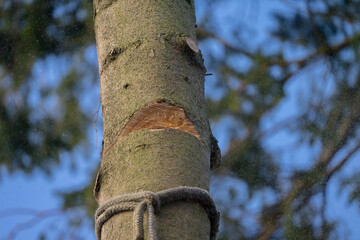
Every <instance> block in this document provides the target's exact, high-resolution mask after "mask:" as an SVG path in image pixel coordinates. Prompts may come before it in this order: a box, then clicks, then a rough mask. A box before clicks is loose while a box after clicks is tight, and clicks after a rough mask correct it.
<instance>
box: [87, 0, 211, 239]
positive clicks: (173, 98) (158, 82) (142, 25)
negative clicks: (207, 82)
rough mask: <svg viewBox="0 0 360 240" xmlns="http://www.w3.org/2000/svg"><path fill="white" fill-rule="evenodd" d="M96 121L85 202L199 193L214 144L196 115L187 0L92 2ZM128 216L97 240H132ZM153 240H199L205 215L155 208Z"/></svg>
mask: <svg viewBox="0 0 360 240" xmlns="http://www.w3.org/2000/svg"><path fill="white" fill-rule="evenodd" d="M94 11H95V12H94V16H95V32H96V42H97V52H98V60H99V72H100V89H101V102H102V113H103V122H104V139H103V149H102V162H101V168H100V170H99V173H98V178H97V183H96V186H95V191H94V192H95V198H96V199H97V201H98V203H99V204H101V203H103V202H104V201H106V200H107V199H109V198H112V197H114V196H117V195H119V194H124V193H136V192H139V191H144V190H146V191H152V192H158V191H161V190H165V189H169V188H173V187H178V186H191V187H200V188H203V189H205V190H208V188H209V176H210V157H211V151H212V149H214V146H213V145H214V142H215V141H214V140H213V137H212V135H211V131H210V128H209V123H208V119H207V116H206V108H205V99H204V78H205V71H206V70H205V67H204V65H203V60H202V57H201V53H200V52H199V50H198V47H197V43H196V41H195V39H196V37H195V24H196V21H195V13H194V2H193V1H190V0H143V1H134V0H132V1H130V0H118V1H112V0H94ZM132 214H133V213H132V212H125V213H121V214H117V215H115V216H113V217H112V218H111V219H109V220H108V221H107V222H106V223H105V224H104V225H103V228H102V234H101V235H102V239H103V240H104V239H106V240H110V239H122V240H124V239H132ZM156 221H157V234H158V236H159V239H161V240H163V239H172V240H174V239H204V240H205V239H206V240H208V239H209V231H210V226H209V219H208V216H207V214H206V211H205V210H204V209H203V208H202V207H201V206H200V205H198V204H195V203H192V202H178V203H174V204H171V205H167V206H164V207H162V208H161V211H160V212H159V213H158V214H157V215H156Z"/></svg>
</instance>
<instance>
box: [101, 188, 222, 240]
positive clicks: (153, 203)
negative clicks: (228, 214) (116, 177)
mask: <svg viewBox="0 0 360 240" xmlns="http://www.w3.org/2000/svg"><path fill="white" fill-rule="evenodd" d="M178 201H193V202H197V203H199V204H200V205H201V206H202V207H203V208H204V209H205V210H206V212H207V215H208V217H209V220H210V227H211V229H210V240H216V234H217V232H218V230H219V221H220V220H219V218H220V213H219V212H218V211H217V210H216V206H215V203H214V201H213V199H212V198H211V196H210V194H209V193H208V192H207V191H205V190H204V189H201V188H197V187H177V188H170V189H167V190H164V191H161V192H158V193H153V192H149V191H144V192H138V193H130V194H123V195H119V196H116V197H113V198H110V199H109V200H107V201H106V202H105V203H103V204H102V205H100V206H99V208H98V209H97V210H96V213H95V233H96V237H97V238H98V240H101V229H102V226H103V224H104V223H105V222H106V221H107V220H109V219H110V218H111V217H112V216H114V215H115V214H118V213H121V212H125V211H134V214H133V239H134V240H143V239H144V213H145V211H146V212H147V215H148V218H147V219H148V223H147V231H148V238H149V240H158V237H157V234H156V218H155V213H158V212H159V211H160V208H161V206H164V205H167V204H170V203H173V202H178Z"/></svg>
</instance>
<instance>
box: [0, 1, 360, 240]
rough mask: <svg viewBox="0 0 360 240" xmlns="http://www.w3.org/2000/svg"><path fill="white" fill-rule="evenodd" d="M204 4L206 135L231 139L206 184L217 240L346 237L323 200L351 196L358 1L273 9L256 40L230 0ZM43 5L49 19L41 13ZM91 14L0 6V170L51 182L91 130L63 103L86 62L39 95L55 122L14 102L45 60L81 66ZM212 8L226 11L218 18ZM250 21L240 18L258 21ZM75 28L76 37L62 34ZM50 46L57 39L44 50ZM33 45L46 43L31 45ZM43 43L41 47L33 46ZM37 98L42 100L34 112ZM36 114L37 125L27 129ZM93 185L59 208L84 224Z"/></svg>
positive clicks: (282, 4) (74, 5) (355, 188)
mask: <svg viewBox="0 0 360 240" xmlns="http://www.w3.org/2000/svg"><path fill="white" fill-rule="evenodd" d="M244 2H245V1H244ZM204 3H206V4H204V5H203V6H202V13H201V11H200V13H199V16H198V28H197V37H198V39H199V40H200V46H201V48H202V52H203V53H204V58H205V62H206V63H207V69H208V71H209V72H212V73H213V74H214V75H213V76H209V77H207V82H208V83H207V84H213V85H214V86H216V87H215V88H214V89H213V90H212V92H211V94H208V108H209V113H208V114H209V116H210V118H211V119H212V121H213V124H214V125H215V127H216V128H215V129H217V128H218V126H221V125H222V126H223V127H222V128H221V136H219V135H220V134H215V135H216V136H217V137H219V138H220V140H221V139H226V140H227V141H228V142H229V144H226V146H224V148H225V151H224V158H223V163H222V165H221V168H220V169H218V170H217V171H216V173H215V174H214V177H213V181H212V182H213V183H212V191H213V193H214V195H215V196H217V203H218V207H219V208H220V210H221V212H222V228H221V230H222V232H221V236H220V239H351V236H350V237H347V236H344V235H343V230H342V229H341V224H342V223H341V220H340V219H334V218H331V217H330V214H331V209H333V208H335V207H336V206H334V197H331V194H332V192H334V189H342V190H343V192H342V193H343V194H346V195H347V197H348V200H349V202H351V203H352V202H357V203H358V202H359V200H360V190H359V189H360V182H359V179H360V176H359V173H358V172H356V171H351V169H358V168H359V166H358V164H357V162H356V155H357V154H358V149H359V144H360V141H359V136H358V131H359V130H358V129H359V128H358V127H359V117H360V116H359V114H360V109H359V105H358V102H359V98H360V95H359V94H360V91H359V89H358V88H359V86H360V85H359V82H360V79H359V69H360V68H359V65H360V64H359V62H360V57H359V39H360V37H359V34H360V29H359V26H360V24H359V20H360V16H359V15H360V2H359V1H357V0H353V1H346V0H343V1H342V0H333V1H329V0H303V1H287V0H282V1H277V2H276V3H277V4H279V5H278V6H276V7H275V11H274V15H273V21H274V23H275V24H273V25H272V26H271V30H272V33H271V35H270V36H266V37H265V38H264V39H265V40H263V41H259V42H258V43H257V44H255V43H254V42H256V41H254V36H253V35H250V34H249V31H248V30H249V28H251V27H252V25H251V24H249V25H250V26H249V25H247V24H246V23H244V22H242V21H241V20H243V19H245V18H242V17H239V15H241V14H239V9H241V7H239V6H240V4H239V2H238V1H216V0H212V1H210V0H208V1H204ZM256 4H258V6H260V7H261V6H262V5H265V4H267V3H265V1H256V2H255V1H253V3H252V4H250V5H249V4H248V5H247V6H256ZM244 5H246V4H244ZM40 6H41V7H40ZM45 6H47V7H45ZM80 6H81V7H80ZM47 8H48V10H47V11H48V13H47V15H46V14H41V15H40V14H39V13H40V11H45V9H47ZM31 9H33V10H32V11H31ZM34 9H35V10H34ZM81 9H83V11H82V10H81ZM90 9H91V6H88V4H85V1H56V3H55V1H36V0H34V1H32V2H28V3H25V2H21V1H17V2H15V1H5V4H3V6H2V13H1V14H2V16H5V17H2V18H1V22H0V31H1V35H0V36H1V38H0V39H1V40H0V41H1V44H0V58H1V66H2V67H1V74H2V75H1V77H2V81H1V97H2V102H1V114H2V115H1V132H2V135H1V137H0V139H1V146H2V147H3V146H5V148H4V150H2V149H1V155H2V156H3V155H4V156H5V157H1V158H0V161H1V164H2V166H3V169H7V171H12V172H14V171H19V170H26V171H27V172H31V170H32V169H35V168H36V166H37V167H40V168H41V169H46V170H47V172H48V173H49V174H51V173H52V172H53V171H55V170H56V167H55V166H56V165H55V164H54V163H56V162H57V161H59V154H58V153H59V152H62V151H69V150H71V149H73V148H74V147H75V146H79V145H78V144H79V143H80V142H81V141H82V140H83V139H85V135H82V134H83V133H84V129H86V127H89V126H90V124H91V123H90V121H88V125H87V126H85V125H84V124H83V123H84V121H83V120H84V119H83V118H81V117H80V116H84V115H83V113H81V111H77V110H76V109H71V107H73V108H75V106H77V104H74V100H75V99H78V98H79V99H80V98H81V97H82V94H81V91H80V93H79V92H78V91H77V90H79V89H80V90H84V87H81V86H89V85H86V84H85V83H84V82H85V81H86V80H88V79H89V78H86V77H84V78H78V77H75V76H78V74H79V73H86V72H87V71H88V69H96V68H95V67H94V66H84V65H83V64H81V65H80V66H82V67H74V68H72V69H76V70H74V71H68V73H69V74H67V77H64V80H61V78H60V77H59V80H58V83H59V84H55V85H54V87H53V88H51V89H45V90H46V91H44V90H43V91H40V93H42V95H39V96H41V97H43V99H46V98H47V97H49V96H58V97H57V98H56V99H58V102H59V103H63V104H60V106H63V107H62V108H61V110H62V111H56V112H62V114H59V115H56V114H55V115H52V114H53V113H51V111H48V112H47V111H45V112H44V110H42V111H41V107H40V105H31V101H23V102H22V104H20V105H19V101H15V99H19V97H16V96H29V93H30V92H31V89H32V88H31V87H33V86H34V84H31V83H32V81H33V82H34V81H36V79H34V78H31V76H32V74H33V75H34V68H36V63H38V62H39V61H40V59H45V57H46V58H47V59H48V58H50V57H49V54H50V56H52V57H55V56H56V57H65V56H67V57H68V58H71V59H72V60H73V61H74V62H76V61H75V60H74V59H75V58H76V57H69V56H70V53H72V54H73V55H71V56H78V57H79V58H81V59H84V60H86V58H83V55H82V54H83V53H84V49H86V48H85V47H83V46H90V45H91V44H93V43H94V40H93V37H92V36H90V35H89V33H91V30H89V29H92V26H91V21H92V20H91V15H92V13H91V10H90ZM221 9H222V10H223V11H219V10H221ZM231 10H234V11H233V12H232V11H231ZM249 11H250V14H251V10H249ZM253 11H254V12H255V13H256V11H255V10H253ZM34 12H36V13H37V14H34ZM219 12H223V14H225V13H226V14H227V19H226V21H224V19H223V18H221V16H224V15H220V14H219ZM224 12H225V13H224ZM244 12H246V11H244ZM85 13H86V14H85ZM57 14H58V15H57ZM231 14H233V15H231ZM29 16H37V17H38V16H48V19H46V21H40V22H41V24H40V22H39V23H36V20H32V21H30V19H31V18H29ZM81 16H83V17H81ZM84 16H85V17H84ZM253 18H255V19H256V17H255V16H252V17H248V18H246V19H245V20H246V21H248V22H251V21H255V20H253ZM25 19H28V20H27V21H26V20H25ZM34 19H35V17H34ZM72 21H73V22H72ZM76 22H78V24H79V25H76V24H75V23H76ZM30 23H34V24H35V25H31V24H30ZM82 24H83V25H82ZM26 26H28V27H26ZM30 26H32V27H30ZM35 26H36V27H35ZM66 26H68V28H66ZM73 26H79V27H78V29H79V30H78V31H71V30H69V29H72V27H73ZM80 26H84V28H82V27H80ZM85 26H86V27H85ZM66 29H67V30H66ZM81 29H84V30H83V31H81ZM60 33H62V34H60ZM75 33H76V34H75ZM250 33H251V32H250ZM39 38H41V39H39ZM53 38H54V39H55V40H56V39H58V41H55V40H54V41H53V42H54V43H52V41H50V39H53ZM9 39H10V40H11V41H10V40H9ZM37 41H45V43H46V44H45V43H44V44H40V45H39V46H38V45H36V44H37ZM7 42H9V43H7ZM56 42H57V44H58V45H56V44H55V43H56ZM5 43H7V44H5ZM50 43H51V44H50ZM44 46H49V47H46V49H42V50H41V48H43V47H44ZM54 46H57V48H55V47H54ZM67 46H70V48H67ZM10 53H11V54H10ZM28 53H30V54H29V55H30V56H29V55H28ZM24 59H25V60H24ZM15 63H16V64H15ZM19 63H21V64H19ZM34 63H35V65H34ZM26 66H27V67H26ZM77 66H79V65H77ZM20 67H21V69H23V70H22V71H20V70H18V69H19V68H20ZM26 69H27V70H26ZM25 70H26V71H25ZM20 73H21V74H20ZM70 73H72V74H70ZM75 79H76V81H75ZM82 84H85V85H82ZM89 88H90V87H89ZM60 89H61V90H60ZM23 99H26V100H27V99H29V98H28V97H24V98H23ZM30 99H31V98H30ZM59 100H61V101H59ZM72 100H73V101H72ZM42 102H46V101H38V102H37V104H40V103H42ZM65 106H67V107H65ZM94 108H96V107H94V106H93V109H92V110H91V111H92V112H94V111H96V109H94ZM44 109H47V108H44ZM91 111H89V112H86V113H87V114H90V112H91ZM34 116H36V117H34ZM66 116H68V117H66ZM76 116H77V117H76ZM40 117H41V118H40ZM46 117H47V118H46ZM38 118H40V120H42V121H43V122H41V124H40V123H37V124H36V122H37V121H40V120H38ZM73 118H74V119H73ZM51 121H52V122H53V123H54V126H55V127H51V123H52V122H51ZM85 122H86V121H85ZM3 126H4V127H3ZM46 126H48V127H46ZM224 126H225V127H224ZM19 129H21V131H19ZM34 129H36V131H34ZM219 129H220V128H219ZM33 132H34V133H33ZM64 132H65V133H67V134H66V135H65V137H64V136H63V135H62V133H64ZM217 132H219V130H216V131H215V133H217ZM80 133H81V134H80ZM47 136H48V137H47ZM80 136H81V137H80ZM224 136H225V137H224ZM40 140H41V141H40ZM50 140H51V141H54V142H51V141H50ZM55 140H56V141H55ZM48 143H49V144H48ZM46 146H48V147H46ZM58 147H60V148H58ZM52 148H54V149H52ZM59 149H60V150H59ZM279 149H280V150H279ZM6 156H7V157H6ZM10 160H11V161H10ZM13 160H14V161H13ZM41 160H43V161H41ZM74 164H76V162H74ZM45 166H46V167H45ZM91 189H92V186H91V184H90V185H89V186H86V187H84V189H79V190H78V191H75V192H71V193H66V194H62V197H63V199H64V201H63V203H64V209H74V208H79V207H80V208H84V209H86V210H87V211H88V212H89V214H88V215H89V216H90V217H92V214H93V211H94V205H93V204H94V203H93V202H92V201H91V200H89V199H91ZM331 204H332V205H331ZM354 214H355V213H354Z"/></svg>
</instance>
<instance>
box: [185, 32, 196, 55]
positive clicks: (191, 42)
mask: <svg viewBox="0 0 360 240" xmlns="http://www.w3.org/2000/svg"><path fill="white" fill-rule="evenodd" d="M185 41H186V44H187V45H188V47H189V48H190V49H191V50H193V51H194V52H196V53H198V52H199V45H198V43H197V42H196V41H195V39H193V38H191V37H189V36H186V37H185Z"/></svg>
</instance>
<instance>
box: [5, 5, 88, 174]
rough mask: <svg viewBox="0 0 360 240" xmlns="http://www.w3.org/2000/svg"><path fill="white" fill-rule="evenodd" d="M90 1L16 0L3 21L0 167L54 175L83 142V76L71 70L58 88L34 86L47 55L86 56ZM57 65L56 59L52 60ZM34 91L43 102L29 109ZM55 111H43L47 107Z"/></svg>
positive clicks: (50, 84) (12, 170)
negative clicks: (37, 69)
mask: <svg viewBox="0 0 360 240" xmlns="http://www.w3.org/2000/svg"><path fill="white" fill-rule="evenodd" d="M91 15H92V14H91V3H90V2H88V1H66V0H64V1H54V0H34V1H30V2H29V1H12V0H10V1H9V0H5V2H3V3H2V6H1V16H2V17H1V19H0V77H1V79H2V80H1V84H0V99H1V101H0V116H1V117H0V133H1V134H0V145H1V150H0V166H3V167H5V168H6V169H7V170H8V171H9V172H14V171H23V172H26V173H31V172H32V171H33V170H34V169H36V168H39V169H42V170H43V171H45V172H46V173H48V174H50V173H51V169H52V167H53V166H55V165H56V164H58V163H59V162H60V153H62V152H66V151H71V150H72V149H73V148H74V147H75V146H76V145H77V144H79V143H80V142H81V141H82V140H84V139H85V130H86V128H87V126H88V124H89V123H90V121H89V120H88V119H87V118H88V117H87V116H86V115H85V113H84V112H83V111H82V110H81V108H80V106H79V103H78V99H79V96H78V92H79V91H78V90H79V89H81V88H82V86H81V84H82V83H81V81H79V79H81V78H82V77H83V76H82V75H83V74H82V73H81V71H76V70H74V69H72V70H70V71H69V72H68V73H67V75H66V76H65V77H64V78H63V79H62V80H61V83H60V84H57V83H55V82H53V83H51V82H48V81H47V82H46V85H49V86H53V85H55V87H52V88H49V87H45V88H44V87H42V86H36V85H37V84H38V79H35V78H34V74H33V66H34V64H35V63H38V62H39V61H40V60H43V59H45V58H46V57H47V56H49V55H52V56H58V57H60V56H64V55H66V54H68V53H71V54H74V55H75V54H82V53H81V52H82V51H83V50H84V49H85V47H86V46H87V45H90V44H92V43H93V42H94V39H93V34H92V33H93V25H92V16H91ZM54 60H55V61H56V59H54ZM34 91H38V93H37V94H39V93H41V94H40V99H39V100H38V101H37V102H36V105H33V104H31V102H32V101H33V100H32V99H33V98H34V97H33V96H34V94H36V93H34ZM49 101H50V102H51V101H52V102H53V104H56V108H57V109H52V110H50V111H49V110H47V109H43V107H42V104H43V103H44V102H49Z"/></svg>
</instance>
